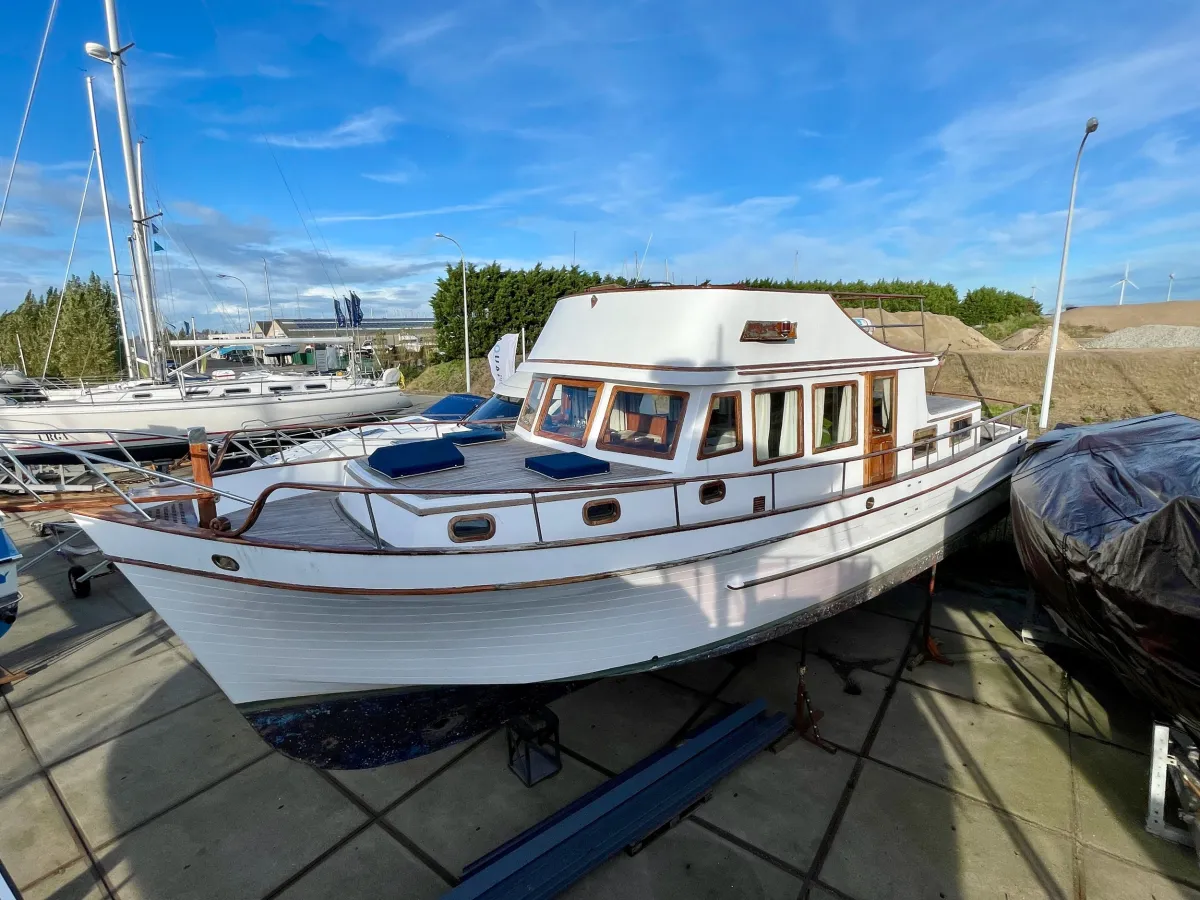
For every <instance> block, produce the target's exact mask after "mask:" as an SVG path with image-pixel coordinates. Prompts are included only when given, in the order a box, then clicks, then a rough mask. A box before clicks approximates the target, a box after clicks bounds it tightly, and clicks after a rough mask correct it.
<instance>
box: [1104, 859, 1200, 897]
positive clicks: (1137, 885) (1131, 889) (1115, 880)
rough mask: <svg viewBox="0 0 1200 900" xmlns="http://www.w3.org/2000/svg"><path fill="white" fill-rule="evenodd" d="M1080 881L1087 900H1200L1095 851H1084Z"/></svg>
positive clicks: (1197, 893)
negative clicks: (1082, 883)
mask: <svg viewBox="0 0 1200 900" xmlns="http://www.w3.org/2000/svg"><path fill="white" fill-rule="evenodd" d="M1083 877H1084V885H1085V896H1086V897H1087V898H1088V900H1200V890H1196V889H1195V888H1192V887H1188V886H1187V885H1183V884H1180V883H1179V882H1177V881H1171V880H1170V879H1168V878H1164V877H1163V876H1162V875H1159V874H1158V873H1157V872H1147V871H1146V870H1145V869H1143V868H1141V867H1139V866H1132V865H1130V864H1129V863H1126V862H1121V861H1120V860H1118V859H1113V858H1112V857H1111V856H1108V855H1107V854H1104V853H1097V852H1096V851H1095V850H1086V849H1085V850H1084V851H1083Z"/></svg>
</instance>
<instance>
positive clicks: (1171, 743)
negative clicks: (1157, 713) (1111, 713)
mask: <svg viewBox="0 0 1200 900" xmlns="http://www.w3.org/2000/svg"><path fill="white" fill-rule="evenodd" d="M1168 780H1169V781H1170V784H1171V786H1172V787H1173V788H1174V794H1175V799H1176V801H1177V802H1178V810H1177V811H1176V815H1177V816H1178V818H1179V820H1180V821H1182V822H1183V823H1184V825H1186V826H1187V827H1186V828H1180V827H1179V826H1178V825H1173V824H1171V823H1170V822H1168V821H1167V802H1168V796H1167V783H1168ZM1198 814H1200V749H1198V748H1197V746H1196V742H1195V740H1194V739H1193V738H1192V737H1191V735H1189V734H1188V733H1187V731H1185V730H1184V729H1182V728H1178V727H1172V726H1170V725H1164V724H1163V723H1161V722H1155V723H1154V736H1153V741H1152V744H1151V749H1150V797H1149V804H1148V809H1147V812H1146V830H1147V831H1148V832H1150V833H1151V834H1153V835H1155V836H1157V837H1160V838H1165V839H1166V840H1168V841H1172V842H1174V843H1176V844H1182V845H1183V846H1185V847H1191V848H1193V849H1194V850H1195V851H1196V855H1197V863H1200V821H1198V820H1197V815H1198Z"/></svg>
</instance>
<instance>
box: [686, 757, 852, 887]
mask: <svg viewBox="0 0 1200 900" xmlns="http://www.w3.org/2000/svg"><path fill="white" fill-rule="evenodd" d="M856 758H857V757H855V756H854V755H853V754H850V753H845V752H839V753H833V754H831V753H827V752H825V751H824V750H822V749H821V748H819V747H817V746H815V745H814V744H810V743H809V742H808V741H803V740H798V741H796V742H795V743H793V744H790V745H789V746H787V747H786V748H785V749H784V750H782V751H780V752H779V753H773V752H771V751H770V750H766V751H763V752H762V753H760V754H758V756H756V757H754V758H753V759H752V760H750V761H748V762H746V763H744V764H743V765H742V766H740V767H739V768H738V769H736V770H735V771H734V772H732V773H731V774H730V775H729V776H728V777H727V778H725V779H724V780H723V781H721V782H720V784H718V785H717V788H716V790H715V791H714V792H713V797H712V799H711V800H709V801H708V803H705V804H704V805H703V806H701V807H700V808H699V809H698V810H697V811H696V813H695V815H696V816H697V818H700V819H703V820H704V821H706V822H710V823H712V824H713V825H716V826H717V827H718V828H721V829H722V830H724V831H727V832H728V833H730V834H732V835H735V836H736V837H739V838H741V839H742V840H744V841H747V842H749V843H750V844H753V845H754V846H756V847H759V848H760V849H762V850H765V851H766V852H768V853H770V854H771V855H773V856H775V857H776V858H778V859H782V860H783V861H784V862H786V863H789V864H790V865H793V866H795V867H796V868H798V869H800V870H802V871H803V870H806V869H807V868H808V867H809V865H810V864H811V863H812V860H813V857H814V856H815V855H816V852H817V847H818V845H819V844H820V843H821V838H822V836H823V835H824V834H825V827H826V825H827V823H828V821H829V819H830V817H831V816H832V815H833V812H834V809H835V808H836V807H837V804H838V801H839V799H841V796H842V791H843V789H844V788H845V786H846V782H847V780H848V779H849V778H850V772H851V770H852V769H853V768H854V763H855V760H856Z"/></svg>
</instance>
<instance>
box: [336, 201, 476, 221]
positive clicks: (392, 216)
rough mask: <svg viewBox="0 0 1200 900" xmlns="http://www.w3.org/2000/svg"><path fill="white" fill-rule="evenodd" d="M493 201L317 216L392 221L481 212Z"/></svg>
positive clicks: (351, 219)
mask: <svg viewBox="0 0 1200 900" xmlns="http://www.w3.org/2000/svg"><path fill="white" fill-rule="evenodd" d="M494 208H495V204H493V203H460V204H458V205H457V206H438V207H435V208H433V209H409V210H404V211H403V212H390V213H338V214H335V215H330V216H317V221H318V222H324V223H336V222H390V221H394V220H398V219H421V218H424V217H425V216H442V215H450V214H452V213H468V212H479V211H480V210H484V209H494Z"/></svg>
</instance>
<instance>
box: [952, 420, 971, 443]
mask: <svg viewBox="0 0 1200 900" xmlns="http://www.w3.org/2000/svg"><path fill="white" fill-rule="evenodd" d="M970 437H971V417H970V416H963V417H962V418H961V419H954V420H953V421H952V422H951V423H950V446H951V447H957V446H958V445H959V444H961V443H962V442H963V441H965V440H968V439H969V438H970Z"/></svg>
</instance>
